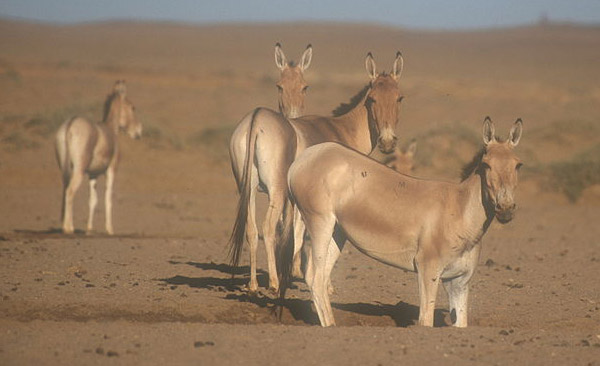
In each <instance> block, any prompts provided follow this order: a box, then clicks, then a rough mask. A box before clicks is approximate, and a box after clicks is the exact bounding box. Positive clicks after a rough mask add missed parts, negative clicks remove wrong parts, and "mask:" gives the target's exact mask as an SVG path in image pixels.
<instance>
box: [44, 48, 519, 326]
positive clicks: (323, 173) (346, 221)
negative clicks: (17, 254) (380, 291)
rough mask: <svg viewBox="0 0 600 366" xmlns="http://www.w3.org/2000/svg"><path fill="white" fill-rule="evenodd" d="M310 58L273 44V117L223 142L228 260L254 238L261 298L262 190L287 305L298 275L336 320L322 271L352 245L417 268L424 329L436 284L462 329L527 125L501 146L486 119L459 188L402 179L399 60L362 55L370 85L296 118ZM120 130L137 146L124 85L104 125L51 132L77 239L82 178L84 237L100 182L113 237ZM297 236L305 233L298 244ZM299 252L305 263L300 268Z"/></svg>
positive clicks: (510, 194)
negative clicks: (324, 110)
mask: <svg viewBox="0 0 600 366" xmlns="http://www.w3.org/2000/svg"><path fill="white" fill-rule="evenodd" d="M311 59H312V47H311V46H310V45H309V46H308V47H307V48H306V50H305V51H304V53H303V54H302V56H301V59H300V60H301V61H300V62H299V63H298V64H295V63H294V62H288V60H287V59H286V57H285V54H284V53H283V50H282V49H281V46H280V45H279V44H277V45H276V46H275V63H276V65H277V67H278V68H279V70H280V76H279V80H278V82H277V88H278V90H279V111H274V110H271V109H268V108H256V109H254V110H253V111H251V112H250V113H248V114H247V115H246V116H245V117H244V118H243V119H242V120H241V121H240V122H239V124H238V126H237V128H236V129H235V131H234V132H233V135H232V137H231V141H230V146H229V152H230V157H231V167H232V170H233V175H234V177H235V180H236V183H237V187H238V191H239V194H240V198H239V202H238V209H237V216H236V220H235V224H234V227H233V232H232V234H231V239H230V253H229V254H230V261H231V264H232V265H233V266H237V265H238V264H239V261H240V258H241V254H242V249H243V246H244V243H245V242H248V244H249V247H250V283H249V285H248V290H249V292H250V293H254V292H256V291H257V290H258V281H257V273H256V272H257V264H256V252H257V248H258V239H259V234H258V233H259V232H258V227H257V223H256V193H257V192H264V193H266V194H267V196H268V207H267V212H266V216H265V220H264V223H263V238H264V243H265V247H266V252H267V262H268V273H269V289H270V290H271V291H273V292H274V293H278V294H279V295H280V296H281V298H282V299H283V298H284V297H285V292H286V289H287V287H288V286H289V284H290V282H291V280H292V278H293V277H304V279H305V281H306V283H307V285H308V286H309V287H310V291H311V294H312V299H313V302H314V305H315V308H316V310H317V313H318V316H319V320H320V323H321V325H322V326H330V325H334V324H335V320H334V318H333V313H332V310H331V304H330V300H329V295H330V292H331V291H332V287H331V283H330V274H331V271H332V269H333V267H334V265H335V263H336V261H337V259H338V258H339V256H340V253H341V251H342V249H343V247H344V245H345V243H346V242H347V241H349V242H350V243H352V244H353V245H354V246H355V247H356V248H357V249H358V250H359V251H361V252H362V253H364V254H366V255H367V256H370V257H372V258H374V259H376V260H378V261H380V262H383V263H386V264H389V265H391V266H394V267H398V268H402V269H405V270H409V271H413V272H416V273H417V278H418V284H419V296H420V311H419V324H420V325H425V326H433V313H434V309H435V300H436V294H437V289H438V287H439V284H440V283H441V284H442V285H443V287H444V288H445V290H446V292H447V293H448V297H449V304H450V309H449V310H450V316H451V319H452V322H453V325H454V326H457V327H466V326H467V298H468V291H469V281H470V279H471V277H472V275H473V273H474V271H475V268H476V265H477V261H478V258H479V252H480V249H481V239H482V237H483V235H484V234H485V233H486V232H487V229H488V228H489V226H490V224H491V222H492V221H493V219H494V218H496V219H497V220H498V221H499V222H500V223H506V222H509V221H510V220H511V219H512V217H513V213H514V210H515V208H516V205H515V201H514V191H515V188H516V185H517V172H518V170H519V168H520V166H521V162H520V160H519V158H518V157H517V156H516V155H515V153H514V151H513V149H514V147H515V146H517V144H518V143H519V140H520V137H521V133H522V121H521V119H517V121H516V122H515V123H514V125H513V127H512V129H511V130H510V132H509V134H508V137H507V138H506V139H503V140H499V139H497V138H496V135H495V129H494V124H493V122H492V121H491V119H490V118H489V117H486V118H485V120H484V122H483V143H484V145H483V147H482V149H481V150H480V151H479V152H478V153H477V155H476V156H475V157H474V158H473V161H472V162H471V164H469V166H468V167H467V168H466V169H465V172H464V174H463V180H462V181H461V182H460V183H449V182H445V181H440V180H429V179H420V178H415V177H413V176H411V175H410V173H411V171H412V168H413V156H414V153H415V149H416V143H415V142H414V141H413V142H412V143H411V144H410V145H409V147H408V148H407V149H406V151H404V152H403V151H401V150H400V149H399V148H398V147H397V146H396V145H397V137H396V135H395V131H396V125H397V123H398V109H399V104H400V102H401V101H402V95H401V92H400V88H399V80H400V76H401V74H402V70H403V58H402V55H401V54H400V52H398V53H397V54H396V57H395V59H394V61H393V63H392V68H391V71H390V72H389V73H386V72H378V70H377V67H376V63H375V60H374V58H373V56H372V55H371V53H369V54H367V57H366V60H365V66H366V71H367V76H368V78H369V80H368V83H367V85H366V86H365V87H364V88H363V89H362V90H360V91H359V92H358V93H357V94H356V95H355V96H354V97H353V98H352V99H351V101H350V103H348V104H342V105H341V106H340V107H339V108H338V109H337V110H336V111H334V114H333V116H317V115H304V114H303V113H304V99H305V95H306V91H307V88H308V85H307V83H306V81H305V80H304V71H305V70H306V69H308V67H309V66H310V63H311ZM119 129H123V130H126V131H127V133H128V134H129V135H130V136H131V137H132V138H139V137H140V136H141V132H142V127H141V124H140V123H139V122H138V121H137V119H136V118H135V114H134V107H133V105H132V104H131V102H130V101H129V100H128V99H127V97H126V87H125V82H124V81H117V82H116V84H115V86H114V89H113V92H112V93H111V94H110V95H109V96H108V97H107V100H106V103H105V108H104V118H103V121H102V123H92V122H89V121H87V120H86V119H83V118H80V117H75V118H72V119H70V120H68V121H66V122H65V123H64V124H63V125H62V126H61V127H60V128H59V130H58V133H57V135H56V155H57V159H58V163H59V167H60V169H61V172H62V176H63V207H62V228H63V232H65V233H73V231H74V228H73V208H72V206H73V197H74V195H75V192H76V191H77V189H78V188H79V186H80V184H81V183H82V180H83V177H84V176H85V175H88V177H89V179H90V201H89V217H88V224H87V231H88V232H90V231H91V230H92V221H93V214H94V210H95V207H96V203H97V195H96V190H95V188H96V178H97V177H98V176H100V175H103V174H106V181H107V188H106V198H105V200H106V204H105V206H106V230H107V232H108V233H109V234H113V232H114V230H113V226H112V216H111V208H112V190H113V188H112V186H113V182H114V177H115V170H116V167H117V163H118V160H119V149H118V143H117V141H118V139H117V133H118V131H119ZM305 231H306V232H307V233H308V237H309V238H310V241H309V242H306V243H305V237H306V233H305ZM304 246H306V248H305V249H306V252H307V253H308V255H307V261H306V263H305V266H304V268H305V270H304V272H303V271H302V269H301V268H302V266H301V255H300V253H301V250H302V248H303V247H304Z"/></svg>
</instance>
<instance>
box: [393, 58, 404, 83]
mask: <svg viewBox="0 0 600 366" xmlns="http://www.w3.org/2000/svg"><path fill="white" fill-rule="evenodd" d="M403 68H404V59H403V58H402V53H401V52H400V51H398V52H397V53H396V59H395V60H394V66H393V67H392V76H393V77H394V79H396V80H398V79H400V75H402V69H403Z"/></svg>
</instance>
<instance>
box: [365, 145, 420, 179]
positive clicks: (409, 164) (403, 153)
mask: <svg viewBox="0 0 600 366" xmlns="http://www.w3.org/2000/svg"><path fill="white" fill-rule="evenodd" d="M416 151H417V141H416V140H412V141H411V142H410V144H409V145H408V146H407V147H406V148H405V149H404V150H402V149H400V147H399V146H396V148H395V149H394V151H393V152H392V153H391V154H387V155H386V154H383V155H382V154H379V150H373V153H371V154H369V156H370V157H371V158H373V159H375V160H377V161H378V162H380V163H381V164H383V165H387V166H389V167H390V168H392V169H394V170H395V171H397V172H398V173H402V174H407V175H412V174H411V173H412V171H413V170H414V168H415V159H414V157H415V152H416Z"/></svg>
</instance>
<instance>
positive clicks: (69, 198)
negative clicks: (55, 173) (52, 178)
mask: <svg viewBox="0 0 600 366" xmlns="http://www.w3.org/2000/svg"><path fill="white" fill-rule="evenodd" d="M82 181H83V172H82V171H81V170H80V169H77V170H74V171H73V174H72V175H71V180H70V181H69V185H68V186H67V189H66V191H65V203H64V220H63V232H64V233H65V234H72V233H73V232H74V231H75V228H74V227H73V199H74V197H75V193H77V190H78V189H79V186H80V185H81V182H82Z"/></svg>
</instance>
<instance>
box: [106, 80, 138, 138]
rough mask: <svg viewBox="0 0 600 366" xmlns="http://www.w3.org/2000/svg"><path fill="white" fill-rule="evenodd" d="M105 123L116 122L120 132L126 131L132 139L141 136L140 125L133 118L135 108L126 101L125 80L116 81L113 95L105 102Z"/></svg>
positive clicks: (134, 117)
mask: <svg viewBox="0 0 600 366" xmlns="http://www.w3.org/2000/svg"><path fill="white" fill-rule="evenodd" d="M104 119H105V121H108V120H110V119H112V120H115V119H116V122H117V126H118V128H119V129H120V130H123V131H126V132H127V134H128V135H129V137H131V138H132V139H138V138H140V137H141V136H142V123H141V122H139V121H138V120H137V118H136V116H135V107H134V106H133V104H132V103H131V102H130V101H129V99H127V86H126V85H125V80H117V82H115V85H114V87H113V93H112V95H110V96H109V98H108V100H107V109H106V111H105V118H104Z"/></svg>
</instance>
